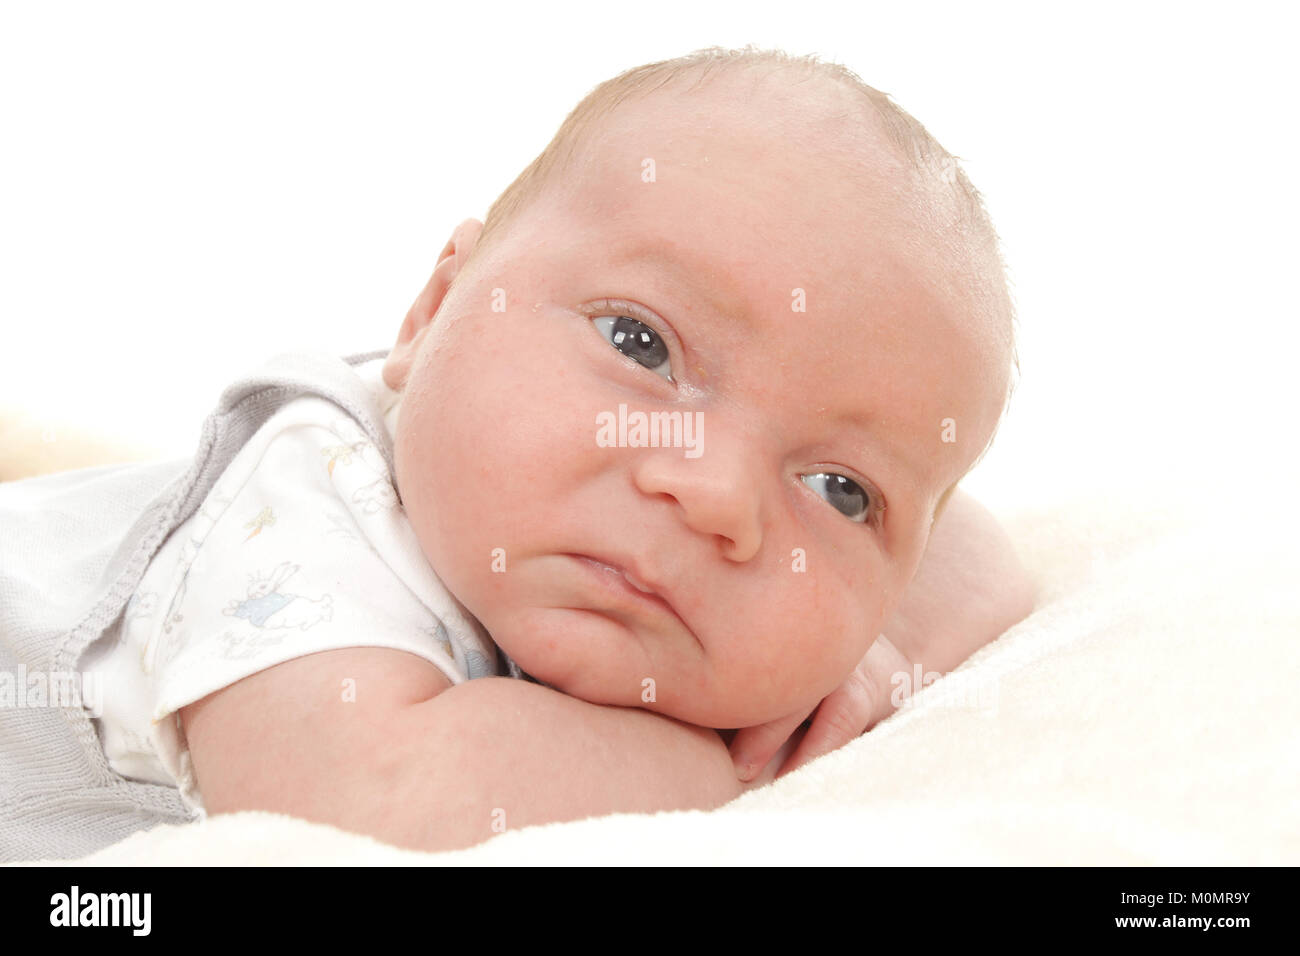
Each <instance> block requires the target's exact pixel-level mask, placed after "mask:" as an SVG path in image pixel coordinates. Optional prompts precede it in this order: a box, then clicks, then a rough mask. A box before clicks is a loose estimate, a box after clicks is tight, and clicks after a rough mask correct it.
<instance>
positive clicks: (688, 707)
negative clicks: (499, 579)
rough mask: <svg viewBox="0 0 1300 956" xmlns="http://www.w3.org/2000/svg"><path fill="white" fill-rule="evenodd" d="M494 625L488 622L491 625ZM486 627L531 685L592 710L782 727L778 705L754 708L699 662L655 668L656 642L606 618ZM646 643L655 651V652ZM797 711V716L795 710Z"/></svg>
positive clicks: (684, 659) (522, 618) (716, 724)
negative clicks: (774, 709) (631, 710)
mask: <svg viewBox="0 0 1300 956" xmlns="http://www.w3.org/2000/svg"><path fill="white" fill-rule="evenodd" d="M484 623H485V624H487V622H484ZM496 623H497V627H496V628H495V629H494V628H492V626H491V625H490V624H487V626H488V629H489V632H490V633H491V635H492V639H493V640H494V641H495V642H496V643H497V644H498V645H499V646H500V647H501V649H502V650H503V651H505V653H506V654H508V655H509V656H510V658H511V659H512V660H513V661H514V662H515V663H516V664H517V665H518V666H519V667H520V668H521V669H522V670H523V671H524V672H525V673H526V674H528V675H529V676H530V677H533V678H534V679H536V680H538V681H540V682H542V683H543V684H545V685H546V686H548V687H550V688H551V689H553V690H556V691H559V692H560V693H562V694H566V695H568V696H570V697H576V698H578V699H580V700H585V701H587V702H588V703H591V704H600V705H603V706H612V707H640V708H642V709H643V710H647V711H650V712H652V713H656V714H661V715H663V716H665V717H671V718H673V719H674V720H680V721H682V722H684V723H689V724H696V725H697V726H701V727H713V728H727V727H743V726H750V725H752V724H756V723H763V722H765V720H767V719H775V717H777V716H781V715H780V714H773V715H772V716H771V717H767V716H765V714H767V713H768V711H770V710H771V702H770V701H769V702H766V706H765V705H764V702H759V701H754V700H752V699H751V698H750V696H749V695H746V694H745V693H744V689H743V688H740V687H733V686H730V684H731V682H728V681H727V680H726V678H725V674H718V673H716V672H714V671H712V670H711V668H710V667H709V664H708V662H707V658H704V657H702V656H700V655H698V654H694V655H693V654H672V653H668V654H665V655H664V657H665V658H666V659H660V660H658V661H656V660H655V656H654V654H653V653H652V652H653V651H654V650H660V651H664V650H668V651H671V650H673V649H671V648H662V647H660V648H655V647H653V642H654V641H655V640H656V638H655V637H653V636H642V635H641V634H639V633H638V632H635V631H633V630H630V629H628V628H626V627H624V626H622V625H621V624H619V623H618V622H616V621H614V620H611V619H610V618H607V617H605V616H604V615H601V614H596V613H593V612H590V611H582V610H578V609H573V608H539V609H531V610H530V611H528V612H526V613H522V614H520V615H518V616H516V617H515V618H514V619H512V620H508V621H504V622H496ZM647 643H650V644H651V647H650V649H649V650H650V652H648V651H647ZM789 709H790V710H793V709H794V706H793V705H792V706H791V707H790V708H789Z"/></svg>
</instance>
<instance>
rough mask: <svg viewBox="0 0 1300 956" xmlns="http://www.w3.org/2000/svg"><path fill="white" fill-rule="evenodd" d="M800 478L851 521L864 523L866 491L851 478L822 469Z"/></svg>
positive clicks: (868, 510)
mask: <svg viewBox="0 0 1300 956" xmlns="http://www.w3.org/2000/svg"><path fill="white" fill-rule="evenodd" d="M800 479H801V480H802V481H803V483H804V484H805V485H807V486H808V487H809V488H811V489H812V490H813V491H816V492H821V493H823V494H824V495H825V497H826V500H827V501H829V502H830V504H831V506H832V507H834V508H835V509H836V510H837V511H839V512H840V513H841V514H842V515H844V516H845V517H847V518H849V519H850V520H851V521H857V522H862V523H865V522H866V520H867V518H868V517H869V516H870V514H871V504H870V502H869V501H868V499H867V492H866V491H864V490H863V489H862V486H861V485H859V484H858V483H857V482H856V481H854V480H853V479H852V478H846V477H844V476H843V475H833V474H829V473H827V472H824V471H822V472H818V473H817V474H815V475H800Z"/></svg>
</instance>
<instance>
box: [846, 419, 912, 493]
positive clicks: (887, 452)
mask: <svg viewBox="0 0 1300 956" xmlns="http://www.w3.org/2000/svg"><path fill="white" fill-rule="evenodd" d="M833 421H834V423H835V424H836V425H842V426H845V427H847V428H848V430H849V431H851V432H852V433H853V434H854V435H855V436H857V438H858V440H859V441H861V442H862V444H864V445H866V446H868V447H870V449H871V451H872V454H873V455H874V456H875V459H876V460H877V461H879V460H880V458H881V457H883V458H885V460H886V461H887V462H888V470H889V473H890V476H891V479H892V480H891V485H892V486H893V488H894V489H897V488H898V479H899V478H901V477H903V476H908V477H910V478H911V490H912V497H918V498H919V497H920V496H921V494H922V493H923V492H924V491H925V490H926V488H927V486H928V483H927V480H926V479H927V478H933V477H934V476H933V475H931V473H930V470H929V469H928V468H922V467H920V466H919V465H918V464H917V462H915V461H913V460H912V459H911V458H910V457H908V456H907V455H905V454H904V453H903V447H902V446H900V445H899V444H898V443H897V442H893V441H886V440H885V439H884V438H882V437H881V436H880V434H879V432H878V431H876V430H874V429H872V428H871V427H870V426H869V425H868V423H867V421H866V419H864V418H862V417H861V416H859V415H856V414H854V413H852V412H842V413H841V414H839V415H837V416H836V417H835V418H834V419H833ZM867 477H868V478H870V477H871V475H870V474H869V473H868V475H867ZM882 484H883V482H882ZM883 491H884V493H885V494H887V495H888V494H889V493H890V488H884V489H883ZM897 495H898V492H897V491H895V497H897Z"/></svg>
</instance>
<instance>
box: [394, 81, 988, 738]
mask: <svg viewBox="0 0 1300 956" xmlns="http://www.w3.org/2000/svg"><path fill="white" fill-rule="evenodd" d="M831 95H832V96H833V95H835V93H834V88H832V92H831ZM839 105H840V106H841V107H843V108H845V109H847V108H848V102H847V100H845V101H844V102H843V103H840V104H839ZM827 112H829V113H832V114H833V113H834V112H835V111H834V110H829V111H827ZM849 125H850V124H848V123H845V122H844V121H843V120H842V119H839V118H836V117H835V116H834V115H832V116H831V117H830V118H823V117H822V116H821V115H819V111H817V110H809V108H808V103H807V101H806V100H803V99H800V98H797V97H795V96H793V95H792V94H784V93H781V92H779V91H777V90H775V89H773V90H772V92H770V93H769V94H765V95H764V97H763V98H761V99H756V100H755V102H754V103H749V102H747V101H746V99H745V93H744V90H743V89H742V88H740V87H734V86H733V87H727V88H721V89H715V90H714V91H713V92H711V93H710V95H709V96H708V97H707V98H704V97H700V96H698V94H697V95H696V96H695V97H694V98H690V99H681V98H677V97H667V96H656V97H654V98H652V99H651V100H650V101H648V102H645V103H641V104H637V105H636V106H635V107H633V108H629V109H623V110H620V111H619V112H617V113H616V114H614V116H613V117H612V119H611V120H610V121H608V123H607V125H606V126H605V127H604V129H603V132H602V133H601V134H600V136H599V141H598V144H597V147H596V148H595V149H592V150H591V151H589V152H588V153H587V154H586V155H585V156H584V157H581V158H580V159H579V160H578V162H577V166H576V168H575V169H574V170H573V171H571V172H570V173H569V174H567V175H566V176H565V177H564V180H563V185H562V186H561V187H559V188H558V189H556V190H554V191H552V192H549V193H547V194H545V195H544V196H543V198H542V199H540V200H539V201H538V202H537V203H536V204H534V205H532V206H530V207H527V209H526V211H525V212H524V213H522V214H521V217H520V218H519V219H517V220H516V221H515V222H514V223H513V224H512V225H511V226H510V228H509V229H508V232H507V233H505V234H503V235H502V236H501V237H500V239H499V241H497V242H495V243H493V244H492V245H491V246H490V247H485V248H484V249H483V250H481V253H482V254H481V256H480V257H476V258H475V260H474V262H473V263H472V264H471V265H470V266H469V268H468V269H466V270H465V271H463V272H461V273H460V274H459V275H458V276H457V278H456V282H455V284H454V285H453V286H452V287H451V289H450V290H449V291H446V294H445V295H443V291H444V286H443V285H440V283H444V284H445V280H446V279H447V277H448V276H449V275H451V274H452V273H453V271H454V270H455V269H456V268H458V265H457V261H458V262H459V263H460V264H464V262H465V259H466V256H467V255H468V253H469V251H470V249H469V248H468V246H469V243H470V242H471V241H472V239H473V237H475V236H476V235H477V230H476V229H475V228H474V226H476V225H477V224H472V225H471V226H470V227H469V229H468V230H466V229H464V228H462V230H460V231H459V232H458V235H460V237H461V239H462V240H463V241H462V244H461V245H462V247H459V248H457V250H456V256H457V258H456V260H450V259H449V260H447V261H446V262H444V263H443V264H442V266H440V268H439V270H438V271H439V273H441V276H440V275H439V274H435V277H434V279H433V280H431V282H430V286H429V288H428V289H426V290H425V294H424V295H422V297H421V300H420V301H419V302H417V303H416V306H415V307H414V308H413V310H412V313H411V315H410V316H408V319H407V323H406V324H405V325H404V326H403V329H402V332H401V333H400V337H399V341H398V344H397V346H396V347H395V348H394V350H393V352H392V354H391V355H390V357H389V360H388V362H387V364H386V366H385V378H386V380H387V382H388V384H389V385H390V386H392V387H394V388H397V389H399V390H402V391H403V392H404V394H403V401H402V406H401V411H400V415H399V422H398V427H397V447H396V467H397V481H398V487H399V489H400V491H401V495H402V499H403V503H404V506H405V509H406V513H407V516H408V518H409V519H410V521H411V523H412V525H413V527H414V529H415V531H416V534H417V536H418V538H419V540H420V543H421V545H422V547H423V549H424V552H425V554H426V556H427V558H428V560H429V562H430V563H431V565H432V566H433V568H434V569H435V570H436V572H437V574H438V575H439V577H440V578H441V579H442V580H443V581H444V583H445V584H446V585H447V586H448V587H449V588H450V589H451V591H452V592H453V593H454V594H455V595H456V597H457V598H458V599H459V600H460V601H461V602H462V603H463V604H464V605H465V606H466V607H467V608H468V610H469V611H470V612H471V613H473V614H474V615H475V616H476V617H477V618H478V619H479V620H480V621H481V622H482V624H483V625H484V626H485V627H486V628H487V630H488V631H489V632H490V633H491V635H492V637H493V639H494V640H495V641H496V642H497V643H498V644H500V645H501V647H502V648H504V649H505V650H506V652H507V653H509V654H510V656H511V657H513V658H514V659H515V660H516V661H517V662H518V663H519V665H520V666H521V667H522V668H524V670H526V671H527V672H529V673H530V674H532V675H533V676H535V677H537V678H538V679H540V680H542V681H545V682H546V683H548V684H550V685H552V686H554V687H555V688H557V689H558V690H561V691H563V692H565V693H568V694H570V695H573V696H576V697H580V698H583V699H586V700H589V701H592V702H595V703H601V704H617V705H625V706H639V707H644V708H646V709H648V710H653V711H656V712H660V713H664V714H667V715H669V716H672V717H675V718H677V719H680V720H685V721H688V722H691V723H695V724H699V725H702V726H709V727H718V728H728V727H740V726H749V725H753V724H757V723H761V722H764V721H767V720H771V719H774V718H777V717H782V716H786V715H791V714H793V713H795V712H796V711H804V712H806V711H807V710H809V709H811V708H812V707H813V706H815V705H816V703H817V702H818V701H819V700H821V699H822V698H823V697H824V696H826V695H827V694H828V693H830V692H831V691H832V690H834V689H835V688H836V687H837V686H838V685H839V684H840V683H841V682H842V681H843V680H844V679H845V677H846V676H847V674H848V672H849V671H850V670H851V669H852V668H853V666H854V665H855V664H856V663H857V662H858V661H859V660H860V659H861V658H862V656H863V654H864V653H865V652H866V650H867V648H868V646H869V645H870V643H871V642H872V640H873V639H874V638H875V636H876V635H877V634H878V633H879V631H880V629H881V626H882V623H883V622H884V621H885V620H886V618H887V617H888V616H889V615H890V614H891V613H892V611H893V609H894V608H895V607H896V606H897V604H898V602H899V599H900V597H901V596H902V592H903V589H904V588H905V586H906V585H907V583H908V582H909V581H910V579H911V577H912V575H913V573H914V572H915V570H916V568H917V565H918V564H919V562H920V559H921V555H922V552H923V550H924V547H925V544H926V541H927V537H928V533H929V529H930V523H931V516H932V514H933V510H934V506H935V504H936V502H937V500H938V499H939V497H940V495H941V494H942V492H943V491H944V490H945V489H946V488H947V487H948V486H949V485H951V484H952V483H953V482H954V481H955V480H957V479H958V478H959V477H960V476H961V475H962V474H963V473H964V472H965V470H966V468H967V467H968V466H969V464H970V463H971V462H972V461H974V459H975V457H976V456H977V455H978V454H979V452H980V450H981V449H982V448H983V447H984V444H985V442H986V441H987V440H988V438H989V437H990V435H991V433H992V430H993V428H994V425H995V423H996V420H997V418H998V415H999V412H1000V409H1001V405H1002V398H1003V396H1004V395H1005V391H1006V386H1007V379H1006V377H1005V375H1006V373H999V371H998V370H999V368H1000V365H999V362H1003V361H1004V359H1003V358H1002V356H1001V355H1000V353H998V352H997V350H996V349H995V348H994V347H993V346H991V345H989V344H987V343H988V342H989V341H990V339H989V335H988V332H987V323H981V322H980V321H979V320H978V318H977V317H976V316H974V315H972V314H970V313H971V307H970V305H969V304H968V303H967V301H966V300H965V299H964V298H963V296H962V294H961V293H960V291H959V289H958V288H957V283H955V282H953V281H950V279H949V277H948V275H949V274H948V272H946V271H945V263H944V262H942V261H940V260H939V258H938V255H937V254H936V253H935V252H933V250H934V248H935V246H936V244H935V243H934V242H932V241H929V240H927V239H926V238H925V236H924V234H923V233H922V231H921V230H920V229H919V228H918V227H917V225H916V222H915V220H916V217H915V216H914V215H913V214H911V213H909V211H908V210H909V208H910V206H909V202H908V201H907V200H906V197H903V198H898V189H897V188H896V187H895V186H894V185H892V184H893V183H895V181H901V177H900V176H898V175H897V174H896V173H889V172H888V171H876V170H879V169H880V167H887V165H888V164H889V163H890V162H892V161H891V160H889V159H888V158H887V156H886V154H885V151H884V150H883V148H882V147H877V146H874V145H873V144H872V142H871V141H870V139H869V138H867V137H865V136H863V135H861V134H848V133H846V132H845V129H846V128H847V127H848V126H849ZM646 160H651V161H653V181H647V180H648V179H650V176H649V173H648V171H649V170H650V169H651V166H650V164H649V163H647V162H646ZM467 236H468V237H469V239H466V237H467ZM435 310H436V321H434V322H430V321H429V320H430V316H431V315H432V314H433V313H434V311H435ZM602 317H605V318H607V319H609V320H610V321H604V322H602V321H600V320H601V318H602ZM620 317H628V318H626V319H624V318H620ZM615 342H617V343H618V344H615ZM620 409H623V411H622V413H621V412H620ZM656 412H665V413H667V412H670V413H679V417H680V419H681V420H682V421H683V423H684V424H685V425H688V427H689V430H686V431H683V432H678V433H677V438H678V442H679V443H678V445H677V447H662V446H661V447H647V446H646V441H648V435H649V432H647V433H646V435H645V436H644V437H645V438H646V441H639V440H638V439H639V437H640V436H638V435H637V434H636V431H635V422H636V421H637V419H638V417H639V416H641V415H644V416H646V417H647V419H648V418H649V415H650V414H651V413H656ZM620 419H625V420H626V421H627V422H628V427H627V431H626V432H622V429H621V426H620ZM945 419H951V420H952V424H951V427H950V428H949V429H948V437H952V435H953V433H954V432H955V436H956V441H955V442H953V441H945V440H944V436H945V427H944V420H945ZM655 432H656V433H658V429H655ZM620 434H622V435H623V436H624V440H622V441H620ZM665 437H667V438H669V439H670V440H671V437H672V436H671V435H670V434H667V433H665ZM611 442H612V446H611ZM882 509H883V510H882ZM582 556H586V557H587V558H590V559H594V560H585V559H584V557H582ZM599 563H604V564H611V565H617V566H620V567H621V568H622V569H625V570H627V571H629V572H631V573H632V575H633V576H634V577H636V578H637V579H639V581H640V582H641V584H642V585H644V586H646V587H649V588H650V589H651V590H652V591H654V592H656V594H657V595H658V596H659V598H658V599H655V600H651V599H646V598H643V597H641V596H639V593H638V591H637V590H636V589H635V588H633V587H631V586H630V585H627V584H624V583H623V575H621V574H618V573H615V572H604V571H602V570H601V569H600V567H599V566H598V564H599ZM651 681H652V682H653V684H651V683H650V682H651ZM651 697H652V698H653V699H650V698H651Z"/></svg>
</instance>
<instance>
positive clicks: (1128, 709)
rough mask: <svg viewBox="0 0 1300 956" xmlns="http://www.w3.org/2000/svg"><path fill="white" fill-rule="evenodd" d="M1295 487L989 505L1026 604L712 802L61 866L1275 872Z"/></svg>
mask: <svg viewBox="0 0 1300 956" xmlns="http://www.w3.org/2000/svg"><path fill="white" fill-rule="evenodd" d="M1295 479H1296V476H1295V475H1278V474H1277V473H1276V472H1274V473H1273V476H1272V477H1271V478H1268V479H1267V481H1263V480H1261V479H1260V478H1259V477H1258V476H1252V477H1251V479H1250V482H1251V483H1250V484H1249V485H1245V486H1243V485H1241V484H1238V485H1235V486H1231V487H1229V486H1225V487H1218V488H1216V487H1211V486H1202V487H1192V488H1187V487H1186V486H1183V487H1184V488H1185V490H1184V491H1183V492H1182V493H1181V495H1179V496H1178V497H1176V498H1174V497H1170V492H1169V489H1168V488H1166V487H1164V486H1163V483H1162V485H1161V486H1159V487H1156V486H1155V485H1154V483H1148V485H1147V486H1146V487H1141V486H1139V487H1136V488H1135V487H1123V488H1115V489H1108V490H1106V491H1104V492H1103V491H1096V490H1094V491H1090V492H1089V493H1088V494H1087V495H1084V496H1081V497H1077V498H1074V499H1063V500H1060V501H1058V502H1056V503H1055V504H1053V505H1052V506H1051V507H1048V508H1041V509H1035V510H1033V511H1021V512H1019V513H1001V514H999V517H1000V518H1001V519H1002V520H1003V522H1004V523H1005V524H1006V526H1007V528H1008V530H1009V532H1010V533H1011V536H1012V539H1013V540H1014V541H1015V542H1016V544H1017V546H1018V548H1019V549H1020V552H1021V555H1022V557H1023V558H1024V560H1025V562H1026V565H1027V566H1028V567H1030V568H1031V569H1032V570H1034V571H1035V573H1036V574H1037V575H1038V577H1039V580H1040V583H1041V586H1042V597H1041V600H1040V603H1039V607H1038V608H1037V610H1036V611H1035V612H1034V613H1033V614H1032V615H1031V616H1030V617H1029V618H1027V619H1026V620H1025V621H1023V622H1022V623H1021V624H1019V625H1017V626H1016V627H1015V628H1013V629H1012V630H1010V631H1008V632H1007V633H1006V634H1005V635H1003V636H1002V638H1000V639H999V640H998V641H996V642H994V643H993V644H991V645H989V646H988V647H986V648H984V649H983V650H982V651H980V652H979V653H978V654H977V655H976V656H975V657H973V658H971V659H970V660H969V661H967V662H966V663H965V664H964V665H962V666H961V667H960V668H958V669H957V670H956V671H954V672H952V673H951V674H949V675H947V676H946V677H944V678H943V679H942V680H940V681H938V682H937V683H934V684H933V685H932V686H930V687H928V688H926V689H925V690H924V691H923V692H922V693H921V694H920V695H919V696H918V697H917V698H915V699H914V701H913V704H912V705H911V706H908V707H905V708H904V709H902V710H900V711H898V712H897V713H896V714H895V715H894V716H893V717H892V718H890V719H889V720H887V721H885V722H884V723H882V724H880V725H878V726H877V727H876V728H875V729H874V730H872V731H871V732H870V733H868V734H866V735H865V736H863V737H861V738H860V739H858V740H857V741H855V742H854V743H853V744H851V745H849V746H847V747H845V748H843V749H841V750H840V751H838V752H836V753H834V754H830V755H828V756H826V757H823V758H822V759H820V760H818V761H815V762H814V763H812V764H810V765H807V766H806V767H804V768H802V769H801V770H799V771H798V772H796V773H793V774H790V775H788V776H787V777H785V778H783V779H781V780H779V781H777V782H775V783H774V784H771V785H769V786H767V787H764V788H762V789H759V790H754V791H751V792H749V793H747V794H745V795H744V796H742V797H740V798H739V799H737V800H736V801H734V802H733V803H731V804H729V805H728V806H726V807H724V808H722V809H720V810H717V811H714V812H711V813H703V812H689V813H661V814H656V815H653V816H651V815H638V814H619V815H614V816H609V817H604V818H598V819H589V820H584V821H579V822H574V823H562V824H551V825H549V826H542V827H532V828H526V829H523V830H520V831H515V832H506V833H503V834H501V835H500V836H497V837H494V838H493V839H492V840H491V841H489V842H488V843H486V844H482V845H480V846H478V847H475V848H473V849H469V850H463V851H457V852H451V853H441V854H425V853H417V852H411V851H403V850H398V849H395V848H392V847H389V846H386V845H383V844H381V843H378V842H376V841H374V840H372V839H369V838H367V837H362V836H358V835H355V834H349V833H344V832H342V831H340V830H337V829H335V828H333V827H328V826H322V825H318V824H310V823H306V822H304V821H301V820H296V819H293V818H290V817H285V816H280V815H277V814H267V813H240V814H233V815H228V816H224V817H221V816H219V817H215V818H212V819H210V820H208V821H206V822H204V823H201V824H197V825H193V826H188V827H185V826H179V827H177V826H162V827H158V828H156V829H154V830H151V831H147V832H142V833H137V834H135V835H133V836H131V837H129V838H128V839H126V840H123V841H122V842H121V843H118V844H116V845H114V846H112V847H108V848H106V849H104V850H101V851H99V852H97V853H95V854H92V855H91V856H89V857H86V858H85V859H84V860H82V861H80V862H82V863H86V864H137V863H139V864H145V863H148V864H258V863H265V864H326V863H342V864H456V865H459V864H533V863H538V864H554V863H564V864H607V863H608V864H620V863H626V864H681V863H688V864H689V863H703V864H711V863H720V864H770V863H796V862H798V863H826V864H884V865H900V864H977V863H1004V864H1007V863H1009V864H1174V865H1177V864H1291V865H1294V864H1296V863H1300V600H1298V599H1297V591H1298V589H1297V587H1296V580H1295V577H1296V575H1295V571H1296V567H1297V565H1296V562H1295V559H1294V554H1295V545H1294V542H1295V541H1296V540H1297V537H1296V532H1297V531H1300V528H1298V527H1297V525H1298V524H1300V522H1297V520H1296V509H1295V507H1294V506H1293V505H1292V504H1291V500H1292V496H1293V495H1294V493H1295V488H1296V484H1297V483H1296V480H1295ZM1156 502H1158V503H1159V505H1158V506H1153V503H1156ZM994 510H995V512H996V511H997V509H994Z"/></svg>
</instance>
